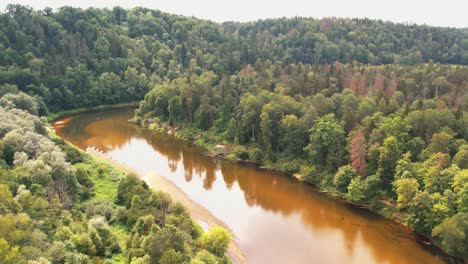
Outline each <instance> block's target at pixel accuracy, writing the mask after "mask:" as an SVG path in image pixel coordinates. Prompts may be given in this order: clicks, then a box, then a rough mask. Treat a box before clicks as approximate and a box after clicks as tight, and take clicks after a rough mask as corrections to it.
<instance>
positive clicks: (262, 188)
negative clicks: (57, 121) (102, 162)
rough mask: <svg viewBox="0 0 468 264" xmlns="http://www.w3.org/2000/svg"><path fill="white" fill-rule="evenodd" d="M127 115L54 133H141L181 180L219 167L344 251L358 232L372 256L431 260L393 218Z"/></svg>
mask: <svg viewBox="0 0 468 264" xmlns="http://www.w3.org/2000/svg"><path fill="white" fill-rule="evenodd" d="M131 116H132V111H131V110H128V109H127V110H109V111H101V112H98V113H90V114H81V115H79V116H78V117H77V118H71V120H69V121H68V123H67V124H65V125H63V126H62V127H61V128H57V134H59V135H60V136H63V137H64V138H66V139H68V140H70V141H71V142H73V143H74V144H75V145H77V146H80V147H87V146H88V145H86V144H90V145H93V146H96V147H98V148H101V149H103V150H105V151H108V150H110V149H111V148H121V147H122V146H123V145H125V144H126V143H127V142H128V141H129V140H130V139H131V138H135V137H138V138H140V137H141V138H145V139H146V141H147V142H148V144H149V145H150V146H152V148H153V149H154V150H155V151H157V152H159V153H160V154H161V155H162V156H163V157H165V158H167V162H168V166H169V168H170V170H171V172H175V171H177V167H178V165H179V163H180V162H181V161H182V162H181V163H182V165H183V169H184V170H183V171H184V177H185V180H186V181H187V182H190V181H191V180H192V178H193V176H194V174H195V175H197V176H198V177H200V178H201V179H202V182H203V188H204V189H207V190H210V189H212V186H213V183H214V182H215V181H216V173H217V171H218V170H220V171H221V173H222V179H223V181H224V183H225V185H226V187H227V188H228V189H231V188H232V187H233V186H234V183H235V182H238V184H239V187H240V189H241V190H242V192H243V194H244V199H245V201H246V203H247V204H248V205H249V206H250V207H252V206H259V207H261V208H263V209H264V210H267V211H271V212H275V213H278V214H281V215H284V216H287V215H291V214H293V213H297V214H299V215H300V216H301V218H302V220H303V222H304V223H305V224H306V226H308V227H309V228H310V229H311V230H314V231H315V232H317V231H320V230H321V231H324V232H326V231H327V230H338V231H339V232H340V233H341V234H342V235H343V238H344V241H345V243H346V248H347V250H348V253H350V254H351V253H352V252H353V251H355V250H357V249H356V242H357V240H358V238H359V237H362V239H363V241H364V243H365V244H366V245H367V246H368V247H369V248H370V249H371V251H372V254H373V256H374V257H375V259H376V260H377V261H378V262H385V261H388V262H390V263H409V262H411V261H410V260H413V262H414V260H415V259H416V260H417V261H420V262H422V263H429V262H431V261H432V260H433V259H431V258H429V256H428V254H425V252H423V251H422V250H421V249H420V248H419V245H418V244H416V243H415V242H414V237H413V235H412V233H410V232H408V231H407V230H405V229H403V228H401V227H399V226H398V225H397V224H394V223H392V222H390V221H385V220H382V219H381V218H380V217H378V216H375V215H373V214H368V213H365V212H363V211H359V212H356V210H354V209H350V208H348V207H347V206H345V205H343V204H341V203H338V202H336V201H332V200H331V199H329V198H327V197H325V196H324V195H321V194H317V193H316V192H314V191H313V190H312V189H313V188H311V187H310V186H306V185H304V184H299V183H297V182H295V181H294V180H291V179H288V178H286V177H282V176H277V175H272V173H268V172H265V171H261V170H257V169H255V168H251V167H247V166H240V165H238V164H235V163H231V162H217V161H216V159H212V158H208V157H205V156H202V155H201V152H200V150H199V149H197V148H194V147H192V146H189V145H188V144H186V143H184V142H180V141H177V140H175V139H174V138H173V137H169V136H166V135H160V134H154V133H152V132H149V131H146V130H140V129H139V128H138V127H136V126H134V125H128V123H127V120H128V119H129V118H130V117H131ZM97 118H98V119H99V120H98V121H96V119H97ZM83 144H84V145H86V146H84V145H83ZM218 167H220V168H218ZM405 256H413V257H405Z"/></svg>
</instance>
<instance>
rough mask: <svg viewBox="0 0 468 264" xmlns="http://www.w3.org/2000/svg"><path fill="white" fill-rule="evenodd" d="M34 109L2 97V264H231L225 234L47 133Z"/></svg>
mask: <svg viewBox="0 0 468 264" xmlns="http://www.w3.org/2000/svg"><path fill="white" fill-rule="evenodd" d="M39 108H40V107H39V104H38V103H37V101H36V100H35V99H34V98H33V97H31V96H29V95H26V94H24V93H18V94H12V93H9V94H6V95H4V96H2V97H1V98H0V138H1V140H0V262H1V263H5V264H21V263H30V264H31V263H34V264H46V263H66V264H76V263H81V264H86V263H132V264H137V263H164V264H169V263H173V264H176V263H193V264H194V263H231V262H230V260H229V258H228V257H227V256H226V251H227V247H228V245H229V243H230V240H231V234H230V233H228V232H227V231H226V230H224V229H223V228H221V227H213V228H211V229H210V230H209V231H208V232H204V231H203V229H202V228H201V227H200V226H199V225H198V224H197V223H196V222H194V220H192V219H191V218H190V215H189V214H188V212H187V211H186V209H185V208H184V207H183V206H182V205H181V204H178V203H175V202H172V201H171V198H170V196H169V195H168V194H167V193H162V192H154V191H152V190H151V189H149V187H148V185H146V183H145V182H143V181H142V180H140V179H139V178H138V177H137V176H136V175H132V174H128V175H127V174H125V173H122V172H120V171H118V170H117V169H115V168H113V167H111V166H110V165H108V164H106V163H103V162H100V161H98V160H96V159H94V158H92V157H91V156H89V155H87V154H84V153H82V152H81V151H79V150H77V149H76V148H75V147H72V146H70V145H69V144H68V143H66V142H65V141H63V140H62V139H60V138H58V137H56V136H55V135H53V134H51V132H50V127H49V126H48V125H47V119H45V118H43V117H39V116H38V115H37V114H38V111H39Z"/></svg>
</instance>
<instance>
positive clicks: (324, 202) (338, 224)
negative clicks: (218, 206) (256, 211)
mask: <svg viewBox="0 0 468 264" xmlns="http://www.w3.org/2000/svg"><path fill="white" fill-rule="evenodd" d="M221 171H222V174H223V179H224V181H225V182H226V184H229V185H232V184H233V182H235V181H237V182H238V183H239V186H240V188H241V190H242V191H243V193H244V197H245V200H246V203H247V204H248V205H249V206H260V207H261V208H263V209H265V210H267V211H272V212H275V213H279V214H281V215H285V216H286V215H290V214H293V213H298V214H299V215H300V216H301V218H302V219H303V222H304V223H305V224H306V225H307V226H308V227H309V228H310V229H311V230H314V231H315V232H316V231H320V230H322V231H325V232H326V231H327V230H337V231H340V233H341V234H342V235H343V238H344V241H345V243H346V248H347V250H348V253H350V254H351V253H352V252H353V251H354V250H355V249H356V248H355V247H356V242H357V240H358V237H359V235H360V237H361V238H362V240H363V241H364V243H365V244H366V245H367V246H369V248H370V249H371V251H372V253H373V256H374V257H375V259H376V260H377V261H378V262H379V263H380V262H385V261H389V262H390V263H414V261H415V259H417V260H418V261H422V263H430V262H433V258H431V257H430V256H429V255H428V254H426V252H424V251H423V250H421V248H420V246H419V245H418V244H417V243H416V242H415V237H414V235H413V233H411V232H410V231H409V230H406V229H404V228H402V227H401V226H399V225H398V224H396V223H393V222H391V221H387V220H384V219H383V218H381V217H380V216H377V215H375V214H371V213H369V212H367V211H364V210H361V209H354V208H349V207H348V206H346V205H344V204H342V203H340V202H337V201H333V200H332V199H330V198H328V197H326V196H325V195H323V194H318V193H317V192H316V191H314V190H313V188H312V187H311V186H307V185H305V184H300V183H298V182H296V181H295V180H292V179H289V178H287V177H283V176H279V175H272V173H268V172H264V171H261V170H257V169H255V168H249V167H246V166H239V165H237V164H232V163H227V162H223V163H222V164H221ZM402 244H403V245H402ZM404 255H407V256H411V255H413V256H415V258H406V257H404Z"/></svg>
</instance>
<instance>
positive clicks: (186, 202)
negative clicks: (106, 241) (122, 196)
mask: <svg viewBox="0 0 468 264" xmlns="http://www.w3.org/2000/svg"><path fill="white" fill-rule="evenodd" d="M138 104H139V102H129V103H122V104H115V105H100V106H95V107H88V108H77V109H72V110H66V111H61V112H56V113H52V114H50V115H49V116H47V120H48V121H49V122H50V123H52V122H53V121H55V120H57V119H60V118H63V117H67V116H71V115H76V114H80V113H84V112H92V111H100V110H108V109H118V108H129V107H136V106H138ZM49 133H50V134H51V136H52V137H54V138H58V139H61V138H60V137H59V136H57V135H56V134H55V132H54V131H53V129H51V131H49ZM66 144H68V145H69V146H71V147H72V148H74V149H75V150H76V151H78V152H82V150H81V149H80V148H78V147H76V146H74V145H73V144H72V143H70V142H67V143H66ZM84 152H85V153H87V154H88V155H89V157H91V158H92V159H93V162H95V163H102V164H104V166H106V167H108V168H110V169H111V170H116V171H117V174H120V175H124V174H126V173H133V174H135V175H138V176H139V177H140V178H141V179H142V180H143V181H145V182H146V183H147V184H148V185H149V186H150V187H151V189H153V190H154V191H161V192H165V193H168V194H169V195H170V197H171V199H172V200H173V201H176V202H179V203H181V204H182V205H183V206H184V207H185V208H186V209H187V211H188V212H189V214H190V216H191V217H192V218H193V219H194V220H195V221H197V222H198V223H199V224H200V225H201V226H202V228H203V229H204V230H205V231H207V230H206V229H207V227H208V228H211V227H214V226H221V227H223V228H225V229H226V230H229V231H230V233H231V235H232V242H231V244H230V245H229V247H228V255H229V257H230V259H231V261H233V263H235V264H244V263H247V259H246V256H245V254H244V253H243V252H242V250H241V248H240V246H239V243H238V241H237V239H236V237H235V234H234V233H233V232H232V231H231V230H230V229H229V227H228V226H227V225H226V224H225V223H224V222H223V221H221V220H220V219H218V218H217V217H216V216H214V215H213V214H212V213H211V212H210V211H208V210H207V209H206V208H205V207H203V206H201V205H200V204H198V203H196V202H194V201H193V200H192V199H190V198H189V197H188V196H187V195H186V194H185V193H184V192H183V191H182V190H181V189H180V188H178V187H177V186H176V185H175V184H174V183H172V182H171V181H169V180H168V179H166V178H164V177H163V176H161V175H157V174H155V173H152V174H150V175H141V173H138V172H136V171H135V170H133V169H131V168H130V167H128V166H125V165H124V164H122V163H119V162H117V161H115V160H112V159H111V158H110V157H108V156H107V155H105V153H104V152H102V151H99V150H98V149H95V148H88V149H86V150H85V151H84ZM86 165H87V164H81V165H79V166H86ZM93 180H94V181H96V182H95V184H96V186H97V187H98V188H97V190H96V192H97V194H98V195H97V197H99V198H104V199H106V200H109V202H112V201H113V199H112V197H113V196H115V192H116V190H117V184H118V181H119V180H120V178H116V179H114V180H111V182H109V181H108V180H106V182H102V181H104V180H103V179H93ZM104 186H107V187H110V188H113V189H115V190H104ZM99 187H101V188H99ZM113 228H114V229H115V230H118V231H121V230H119V227H113ZM120 229H121V228H120ZM119 241H121V242H124V241H125V238H123V237H120V238H119ZM122 259H123V256H122V255H118V256H117V257H116V258H115V259H114V260H115V261H116V263H120V262H121V260H122Z"/></svg>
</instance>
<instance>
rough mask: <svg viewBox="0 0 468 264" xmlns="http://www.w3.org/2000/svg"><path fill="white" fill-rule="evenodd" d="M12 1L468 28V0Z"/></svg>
mask: <svg viewBox="0 0 468 264" xmlns="http://www.w3.org/2000/svg"><path fill="white" fill-rule="evenodd" d="M10 3H16V4H22V5H29V6H31V7H33V8H35V9H43V8H44V7H52V8H57V7H61V6H65V5H68V6H75V7H81V8H87V7H97V8H104V7H108V8H112V7H113V6H116V5H118V6H122V7H126V8H132V7H135V6H143V7H147V8H151V9H159V10H162V11H165V12H168V13H172V14H179V15H186V16H195V17H197V18H203V19H209V20H213V21H216V22H224V21H240V22H245V21H254V20H258V19H264V18H277V17H294V16H302V17H314V18H322V17H332V16H333V17H359V18H363V17H368V18H373V19H383V20H389V21H393V22H409V23H416V24H427V25H431V26H444V27H459V28H461V27H468V0H385V1H381V0H320V1H317V0H282V1H278V0H229V1H226V0H0V10H4V9H5V7H6V6H7V5H8V4H10Z"/></svg>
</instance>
